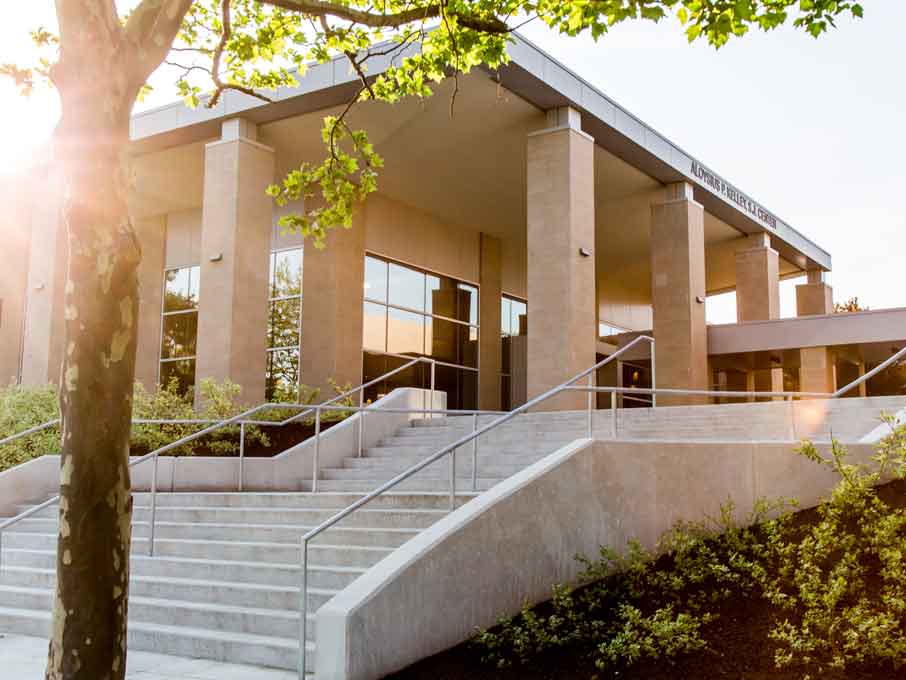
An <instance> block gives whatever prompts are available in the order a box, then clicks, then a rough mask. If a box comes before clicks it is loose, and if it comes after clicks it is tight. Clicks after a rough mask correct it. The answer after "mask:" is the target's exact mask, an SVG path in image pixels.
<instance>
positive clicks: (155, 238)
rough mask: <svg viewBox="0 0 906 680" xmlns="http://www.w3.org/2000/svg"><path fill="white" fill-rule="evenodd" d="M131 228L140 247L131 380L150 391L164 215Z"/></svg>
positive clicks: (155, 365) (155, 367)
mask: <svg viewBox="0 0 906 680" xmlns="http://www.w3.org/2000/svg"><path fill="white" fill-rule="evenodd" d="M135 231H136V233H137V234H138V242H139V245H141V248H142V261H141V263H140V264H139V267H138V324H137V326H138V328H137V332H138V348H137V351H136V356H135V381H136V382H140V383H141V384H142V385H143V386H144V387H145V389H146V390H148V391H154V389H155V387H156V385H157V381H158V372H159V368H160V330H161V326H160V323H161V310H162V306H163V290H164V283H163V281H164V262H165V258H166V247H167V218H166V216H164V215H159V216H155V217H148V218H145V219H141V220H137V221H136V223H135Z"/></svg>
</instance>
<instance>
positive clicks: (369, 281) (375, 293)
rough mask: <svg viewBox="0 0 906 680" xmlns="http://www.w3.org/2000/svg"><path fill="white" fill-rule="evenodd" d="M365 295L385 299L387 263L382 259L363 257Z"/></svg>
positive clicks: (372, 298)
mask: <svg viewBox="0 0 906 680" xmlns="http://www.w3.org/2000/svg"><path fill="white" fill-rule="evenodd" d="M365 297H366V298H368V299H369V300H379V301H381V302H386V301H387V263H386V262H384V261H383V260H378V259H376V258H373V257H366V258H365Z"/></svg>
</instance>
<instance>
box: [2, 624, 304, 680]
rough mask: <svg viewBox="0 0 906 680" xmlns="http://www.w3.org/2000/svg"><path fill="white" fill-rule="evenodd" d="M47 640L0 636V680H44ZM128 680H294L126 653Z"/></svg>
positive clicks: (285, 674) (282, 674)
mask: <svg viewBox="0 0 906 680" xmlns="http://www.w3.org/2000/svg"><path fill="white" fill-rule="evenodd" d="M46 664H47V640H43V639H41V638H35V637H24V636H22V635H4V634H2V633H0V669H3V670H2V673H0V675H2V676H3V677H4V678H10V680H12V679H13V678H14V679H15V680H44V668H45V665H46ZM126 667H127V668H126V678H127V679H128V680H295V679H296V677H297V676H296V674H295V673H293V672H291V671H279V670H274V669H272V668H259V667H257V666H237V665H234V664H229V663H218V662H216V661H206V660H204V659H186V658H183V657H179V656H166V655H164V654H152V653H151V652H129V656H128V659H127V662H126Z"/></svg>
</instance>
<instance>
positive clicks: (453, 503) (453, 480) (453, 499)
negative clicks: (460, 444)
mask: <svg viewBox="0 0 906 680" xmlns="http://www.w3.org/2000/svg"><path fill="white" fill-rule="evenodd" d="M455 509H456V449H453V450H452V451H450V512H453V511H454V510H455Z"/></svg>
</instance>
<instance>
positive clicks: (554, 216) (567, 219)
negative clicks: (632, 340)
mask: <svg viewBox="0 0 906 680" xmlns="http://www.w3.org/2000/svg"><path fill="white" fill-rule="evenodd" d="M548 123H549V124H550V127H549V128H548V129H545V130H541V131H539V132H535V133H532V134H530V135H529V137H528V148H527V159H526V160H527V177H526V183H527V186H526V195H527V210H526V216H527V231H528V303H529V306H530V310H531V311H530V313H529V315H528V317H529V318H528V375H527V381H528V398H529V399H532V398H533V397H536V396H538V395H539V394H541V393H542V392H545V391H546V390H549V389H550V388H552V387H555V386H556V385H559V384H561V383H562V382H564V381H565V380H567V379H569V378H571V377H572V376H574V375H575V374H576V373H579V372H581V371H582V370H583V369H586V368H590V367H591V366H592V365H594V361H595V349H596V341H597V328H596V326H595V318H596V311H595V304H596V302H595V257H594V253H593V252H592V251H593V249H594V243H595V186H594V179H595V166H594V140H593V139H592V138H591V137H590V136H589V135H587V134H586V133H584V132H582V130H581V120H580V116H579V113H578V112H577V111H575V110H573V109H570V108H561V109H556V110H553V111H549V112H548ZM585 399H586V397H585V395H584V394H580V393H572V394H566V393H564V394H562V395H560V396H558V397H556V398H555V399H550V400H548V401H547V402H545V403H544V404H543V405H540V406H539V409H540V410H564V409H579V408H582V407H583V405H584V404H585Z"/></svg>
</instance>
